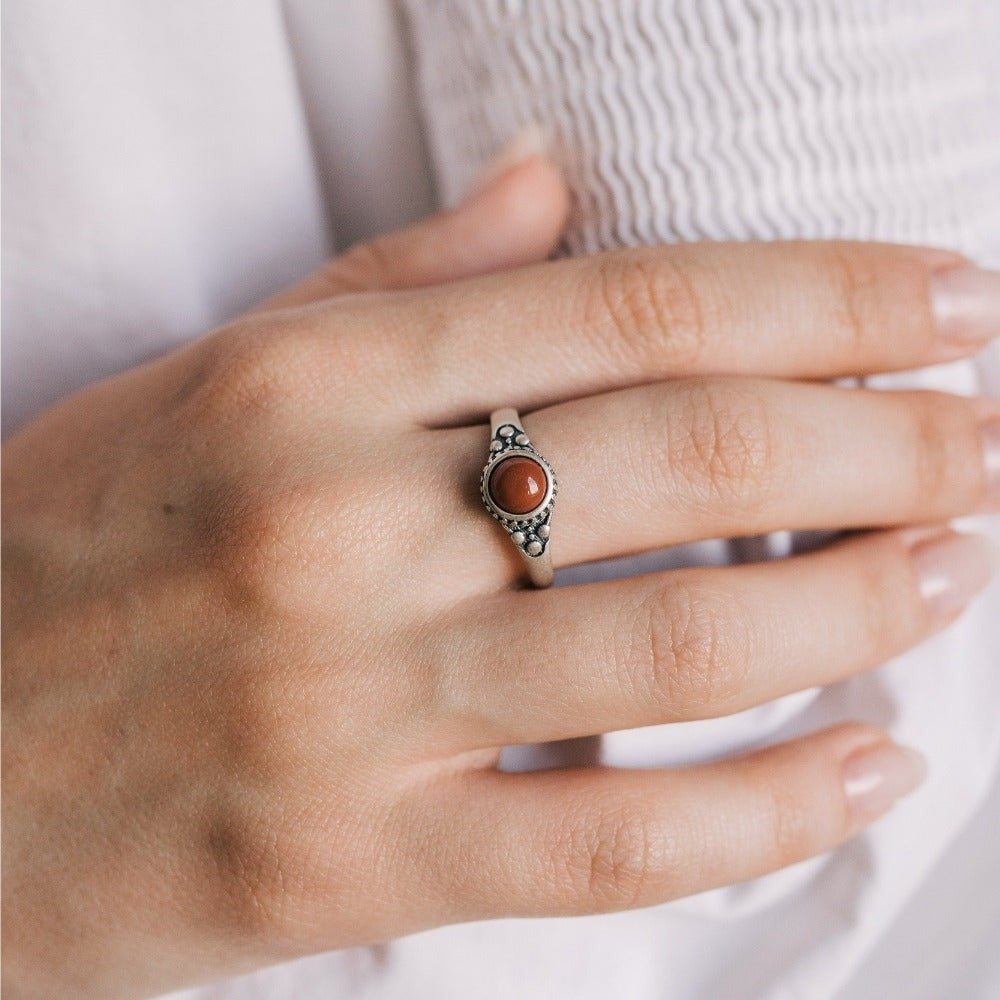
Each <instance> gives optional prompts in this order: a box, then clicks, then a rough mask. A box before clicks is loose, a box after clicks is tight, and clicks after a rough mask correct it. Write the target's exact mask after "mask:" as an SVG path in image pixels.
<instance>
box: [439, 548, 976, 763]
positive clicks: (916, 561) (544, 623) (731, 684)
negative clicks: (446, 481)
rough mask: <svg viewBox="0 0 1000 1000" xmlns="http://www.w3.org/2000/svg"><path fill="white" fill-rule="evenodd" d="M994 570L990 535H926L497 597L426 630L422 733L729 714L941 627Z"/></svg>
mask: <svg viewBox="0 0 1000 1000" xmlns="http://www.w3.org/2000/svg"><path fill="white" fill-rule="evenodd" d="M995 569H996V558H995V553H994V552H993V550H992V547H991V546H990V545H989V542H988V540H987V539H985V538H983V537H981V536H978V535H957V534H955V533H953V532H949V531H945V530H941V529H929V530H926V531H909V532H885V533H879V534H876V535H870V536H864V537H860V538H854V539H852V540H850V541H847V542H843V543H840V544H838V545H835V546H833V547H831V548H829V549H826V550H823V551H820V552H815V553H812V554H809V555H803V556H797V557H795V558H792V559H787V560H781V561H780V562H773V563H764V564H759V565H744V566H732V567H725V568H703V569H686V570H675V571H670V572H665V573H656V574H650V575H647V576H639V577H632V578H629V579H624V580H616V581H613V582H604V583H596V584H589V585H586V586H578V587H566V588H560V589H556V590H549V591H544V592H527V591H520V592H509V593H503V594H499V595H497V596H496V597H495V598H494V599H492V600H491V601H488V602H485V603H484V602H481V601H480V602H477V605H476V611H475V615H474V616H470V615H469V614H468V613H467V612H460V613H457V614H455V615H454V616H453V618H452V620H451V622H450V623H449V625H448V626H447V627H446V628H444V629H443V630H442V631H441V632H440V633H438V636H437V643H438V646H437V647H435V661H436V662H439V663H454V664H457V667H456V670H455V673H454V674H453V675H449V676H448V677H447V678H446V679H445V680H444V682H443V683H442V685H441V689H442V690H443V691H446V692H447V697H445V698H442V699H440V700H439V701H438V703H437V704H436V706H435V708H436V711H435V714H436V720H435V726H436V727H437V729H438V731H440V732H442V733H443V734H444V738H445V740H446V742H448V743H449V745H453V746H456V747H461V748H463V749H468V748H469V747H470V746H477V747H488V746H494V747H495V746H502V745H507V744H516V743H536V742H543V741H547V740H557V739H568V738H570V737H575V736H585V735H588V734H591V733H601V732H609V731H613V730H616V729H631V728H634V727H638V726H647V725H655V724H660V723H665V722H678V721H688V720H693V719H707V718H714V717H717V716H722V715H729V714H731V713H733V712H738V711H741V710H743V709H746V708H750V707H752V706H754V705H760V704H762V703H764V702H766V701H769V700H771V699H773V698H777V697H779V696H781V695H784V694H788V693H790V692H792V691H799V690H802V689H805V688H809V687H814V686H817V685H823V684H830V683H833V682H835V681H839V680H843V679H844V678H846V677H850V676H852V675H854V674H857V673H859V672H860V671H862V670H867V669H870V668H872V667H874V666H877V665H878V664H880V663H884V662H885V661H886V660H889V659H891V658H892V657H894V656H896V655H898V654H900V653H902V652H903V651H905V650H907V649H909V648H910V647H912V646H914V645H916V644H917V643H918V642H920V641H922V640H923V639H925V638H926V637H927V636H929V635H930V634H931V633H933V632H934V631H936V630H938V629H940V628H942V627H944V626H945V625H947V624H948V623H949V622H951V621H952V620H954V618H955V617H956V616H957V615H958V614H959V613H960V612H961V611H962V609H963V608H964V607H965V606H966V604H967V602H968V601H969V600H971V599H972V597H973V596H974V595H975V594H976V593H977V592H978V591H979V590H980V589H982V588H983V587H984V586H985V585H986V584H987V582H988V581H989V579H990V578H991V576H992V575H993V572H994V571H995ZM536 623H537V626H538V627H534V626H535V625H536ZM544 635H551V636H555V637H557V638H558V641H557V642H552V643H546V642H545V641H544V639H543V638H542V637H543V636H544Z"/></svg>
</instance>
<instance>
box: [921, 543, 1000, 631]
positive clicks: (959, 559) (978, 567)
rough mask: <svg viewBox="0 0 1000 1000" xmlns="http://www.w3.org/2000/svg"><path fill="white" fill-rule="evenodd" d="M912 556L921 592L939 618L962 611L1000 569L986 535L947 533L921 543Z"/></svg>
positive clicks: (948, 618) (947, 618)
mask: <svg viewBox="0 0 1000 1000" xmlns="http://www.w3.org/2000/svg"><path fill="white" fill-rule="evenodd" d="M912 557H913V563H914V566H915V567H916V570H917V576H918V577H919V579H920V594H921V596H922V597H923V599H924V601H925V602H926V603H927V607H928V609H929V611H930V613H931V615H932V617H933V618H935V619H937V620H939V621H948V620H950V619H952V618H954V617H955V615H957V614H958V613H959V612H960V611H962V609H963V608H964V607H965V606H966V604H968V603H969V601H970V600H972V598H973V597H975V595H976V594H978V593H979V591H980V590H982V589H983V587H985V586H986V584H987V583H989V582H990V580H991V579H992V577H993V574H994V573H995V572H996V570H997V559H996V552H995V550H994V547H993V545H992V543H991V542H990V540H989V539H988V538H985V537H984V536H983V535H968V534H961V535H959V534H947V535H941V536H940V537H938V538H934V539H931V540H929V541H923V542H918V543H917V544H916V545H915V546H914V547H913V549H912Z"/></svg>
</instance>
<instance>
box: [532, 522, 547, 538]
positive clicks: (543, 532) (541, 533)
mask: <svg viewBox="0 0 1000 1000" xmlns="http://www.w3.org/2000/svg"><path fill="white" fill-rule="evenodd" d="M535 534H536V535H538V537H539V538H548V537H549V526H548V525H547V524H540V525H539V526H538V527H537V528H536V529H535Z"/></svg>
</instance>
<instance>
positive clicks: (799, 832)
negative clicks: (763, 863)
mask: <svg viewBox="0 0 1000 1000" xmlns="http://www.w3.org/2000/svg"><path fill="white" fill-rule="evenodd" d="M765 795H766V798H765V802H766V809H767V815H768V817H769V830H768V834H767V836H768V848H769V850H770V852H771V857H772V860H773V865H772V867H775V868H785V867H787V866H788V865H791V864H795V863H796V862H798V861H802V860H803V859H805V858H807V857H809V856H811V855H812V854H814V853H816V852H817V851H818V850H820V849H821V848H822V846H823V845H822V842H821V839H822V838H821V836H820V832H819V831H818V830H817V824H816V821H815V816H816V809H815V807H814V805H813V804H812V803H811V801H810V799H809V797H808V796H807V795H804V794H803V793H802V792H801V791H800V790H799V789H797V788H796V787H794V786H790V785H783V784H780V783H772V784H770V785H768V787H767V789H766V793H765Z"/></svg>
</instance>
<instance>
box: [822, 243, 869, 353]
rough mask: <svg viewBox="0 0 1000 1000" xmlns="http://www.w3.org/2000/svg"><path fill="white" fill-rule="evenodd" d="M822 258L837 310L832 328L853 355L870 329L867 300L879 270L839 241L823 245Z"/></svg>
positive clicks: (860, 350)
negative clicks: (839, 334) (825, 263)
mask: <svg viewBox="0 0 1000 1000" xmlns="http://www.w3.org/2000/svg"><path fill="white" fill-rule="evenodd" d="M826 257H827V271H828V274H829V276H830V280H831V282H832V284H833V288H834V296H835V301H836V303H837V310H838V316H837V318H836V322H835V324H834V329H836V330H839V331H840V333H841V336H842V337H843V338H844V340H845V341H846V346H847V352H848V353H849V355H850V356H852V357H853V356H855V355H857V354H860V353H862V351H863V348H864V347H865V345H866V343H867V341H868V340H869V339H870V332H871V331H872V329H873V324H872V322H871V302H872V297H873V294H877V293H878V289H879V285H880V282H879V269H878V268H877V267H875V266H874V261H873V259H872V258H870V257H869V256H867V255H865V254H860V253H857V252H856V251H852V250H851V249H850V248H849V247H848V246H846V245H843V244H838V243H832V244H830V245H829V246H828V247H826Z"/></svg>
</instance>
